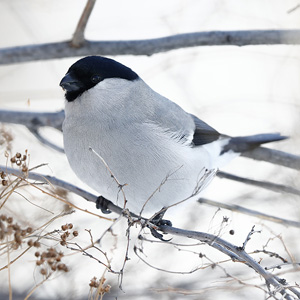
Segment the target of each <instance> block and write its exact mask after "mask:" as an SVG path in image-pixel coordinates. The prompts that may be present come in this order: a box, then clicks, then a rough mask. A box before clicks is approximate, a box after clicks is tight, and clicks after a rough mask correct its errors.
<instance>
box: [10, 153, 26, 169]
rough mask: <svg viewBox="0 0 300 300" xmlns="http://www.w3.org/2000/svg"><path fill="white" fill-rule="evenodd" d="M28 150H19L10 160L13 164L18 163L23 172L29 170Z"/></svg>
mask: <svg viewBox="0 0 300 300" xmlns="http://www.w3.org/2000/svg"><path fill="white" fill-rule="evenodd" d="M27 157H28V154H27V150H25V154H21V153H20V152H17V153H16V155H14V156H13V157H12V158H11V159H10V162H11V163H12V164H16V165H17V166H18V167H20V168H21V169H22V172H24V173H26V172H28V164H27Z"/></svg>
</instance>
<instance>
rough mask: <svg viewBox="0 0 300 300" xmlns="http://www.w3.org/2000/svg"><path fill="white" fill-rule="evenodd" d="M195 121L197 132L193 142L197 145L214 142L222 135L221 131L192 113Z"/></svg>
mask: <svg viewBox="0 0 300 300" xmlns="http://www.w3.org/2000/svg"><path fill="white" fill-rule="evenodd" d="M191 116H192V118H193V120H194V123H195V126H196V128H195V132H194V136H193V140H192V143H193V144H194V145H195V146H201V145H205V144H209V143H212V142H214V141H216V140H217V139H218V138H219V137H220V133H219V132H218V131H216V130H215V129H214V128H212V127H211V126H209V125H208V124H206V123H205V122H203V121H201V120H200V119H198V118H197V117H196V116H194V115H192V114H191Z"/></svg>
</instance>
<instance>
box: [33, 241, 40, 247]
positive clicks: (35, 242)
mask: <svg viewBox="0 0 300 300" xmlns="http://www.w3.org/2000/svg"><path fill="white" fill-rule="evenodd" d="M33 246H34V247H36V248H39V247H41V243H40V242H39V241H34V243H33Z"/></svg>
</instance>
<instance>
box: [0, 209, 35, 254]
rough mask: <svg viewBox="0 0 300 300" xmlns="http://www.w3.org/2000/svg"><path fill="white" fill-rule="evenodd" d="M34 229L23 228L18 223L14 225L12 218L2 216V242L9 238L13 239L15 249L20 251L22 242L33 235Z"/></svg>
mask: <svg viewBox="0 0 300 300" xmlns="http://www.w3.org/2000/svg"><path fill="white" fill-rule="evenodd" d="M32 231H33V230H32V228H31V227H27V228H21V226H20V225H18V224H17V223H14V220H13V218H12V217H8V216H6V215H0V240H3V239H5V238H6V237H8V238H9V239H11V237H13V239H12V247H13V249H15V250H16V249H18V248H19V247H20V246H21V244H22V242H23V239H24V238H25V237H26V236H27V235H29V234H31V233H32Z"/></svg>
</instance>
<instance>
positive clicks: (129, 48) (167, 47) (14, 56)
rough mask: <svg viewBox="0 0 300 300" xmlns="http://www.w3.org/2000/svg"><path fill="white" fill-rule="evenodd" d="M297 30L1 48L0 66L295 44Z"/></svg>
mask: <svg viewBox="0 0 300 300" xmlns="http://www.w3.org/2000/svg"><path fill="white" fill-rule="evenodd" d="M299 44H300V30H240V31H208V32H192V33H183V34H176V35H171V36H166V37H161V38H154V39H145V40H122V41H121V40H117V41H88V40H85V43H84V44H83V46H82V47H80V48H74V47H71V42H70V41H64V42H55V43H46V44H35V45H27V46H18V47H11V48H2V49H1V50H0V65H1V64H2V65H7V64H15V63H22V62H30V61H37V60H49V59H57V58H65V57H77V56H86V55H91V54H94V55H95V54H98V55H111V56H114V55H128V54H132V55H147V56H150V55H153V54H155V53H162V52H167V51H171V50H175V49H182V48H189V47H198V46H233V45H235V46H246V45H299Z"/></svg>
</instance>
